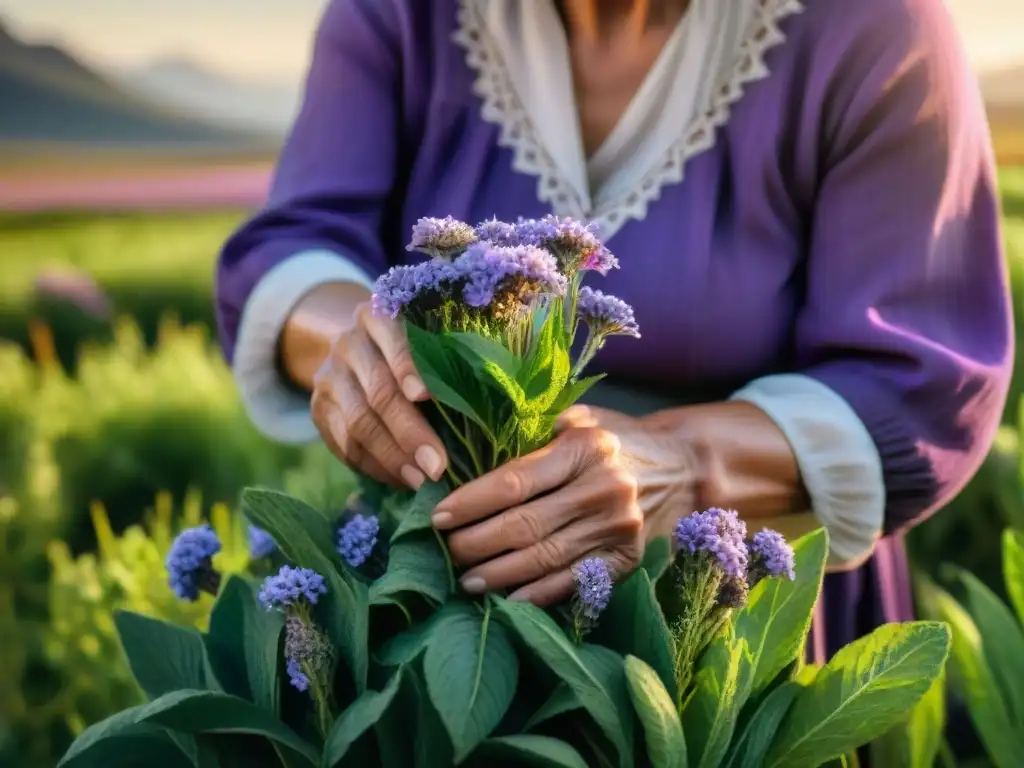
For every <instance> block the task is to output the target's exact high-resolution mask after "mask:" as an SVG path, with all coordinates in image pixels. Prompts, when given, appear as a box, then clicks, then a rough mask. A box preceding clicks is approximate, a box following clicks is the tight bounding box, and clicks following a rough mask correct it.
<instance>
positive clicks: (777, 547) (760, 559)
mask: <svg viewBox="0 0 1024 768" xmlns="http://www.w3.org/2000/svg"><path fill="white" fill-rule="evenodd" d="M748 549H749V551H750V573H749V575H748V580H749V581H750V584H751V585H754V584H756V583H757V582H759V581H761V579H764V578H778V577H782V578H786V579H789V580H790V581H792V580H793V579H795V578H796V571H795V570H794V569H795V567H796V558H795V556H794V554H793V548H792V547H791V546H789V544H788V543H786V539H785V537H784V536H783V535H782V534H781V533H779V532H778V531H773V530H771V529H770V528H765V529H764V530H760V531H758V532H757V533H755V534H754V538H753V539H752V540H751V542H750V545H749V546H748Z"/></svg>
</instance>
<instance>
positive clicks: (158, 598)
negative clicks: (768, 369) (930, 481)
mask: <svg viewBox="0 0 1024 768" xmlns="http://www.w3.org/2000/svg"><path fill="white" fill-rule="evenodd" d="M1001 182H1002V186H1003V191H1004V211H1005V234H1006V241H1007V257H1008V261H1009V268H1010V271H1011V275H1012V276H1013V284H1014V291H1015V297H1016V302H1015V307H1016V311H1017V326H1018V334H1021V332H1022V331H1024V169H1007V170H1005V171H1004V172H1003V174H1002V178H1001ZM241 216H242V214H241V213H240V212H237V211H221V212H214V213H202V214H189V213H167V214H119V215H113V214H112V215H102V214H60V213H39V214H25V215H10V214H0V253H2V254H3V262H4V272H3V277H2V278H0V456H2V457H3V461H2V462H0V765H17V766H37V765H38V766H44V767H45V766H48V765H52V764H54V763H55V762H56V760H57V758H59V756H60V755H61V754H62V753H63V752H64V750H65V749H66V748H67V746H68V744H69V743H70V741H71V739H72V738H73V737H74V736H75V735H76V734H78V733H80V732H81V731H82V730H83V729H84V728H85V727H86V726H88V725H89V724H91V723H94V722H97V721H98V720H100V719H102V718H104V717H106V716H108V715H110V714H111V713H113V712H115V711H117V710H119V709H122V708H124V707H126V706H129V705H131V704H134V703H137V702H139V701H141V700H142V692H141V691H140V690H139V688H138V685H137V684H136V683H135V682H134V681H133V678H132V675H131V674H130V672H129V668H128V665H127V662H126V660H125V658H124V655H123V652H122V649H121V646H120V644H119V642H118V640H117V634H116V631H115V620H114V611H115V610H117V609H128V610H131V611H134V612H137V613H140V614H145V615H151V616H158V617H161V618H164V619H166V620H168V621H172V622H174V623H177V624H181V625H190V626H195V627H197V628H199V629H203V630H205V629H208V628H209V626H208V622H209V618H208V617H209V616H210V610H211V607H212V598H210V597H209V596H203V597H201V598H200V600H199V602H197V603H195V604H189V603H181V602H180V601H178V600H176V599H175V597H174V594H173V592H172V591H171V588H170V586H169V585H168V583H167V576H166V572H165V570H164V559H165V557H166V554H167V551H168V548H169V547H170V544H171V541H172V539H173V537H174V534H175V533H176V532H177V531H178V530H180V529H182V528H185V527H189V526H192V525H195V524H198V523H199V522H200V521H202V520H208V521H210V522H211V524H212V525H213V527H214V529H215V530H216V531H217V533H218V538H219V541H220V542H221V546H222V548H221V551H220V552H219V553H218V555H217V560H216V562H217V566H218V570H219V571H221V572H222V573H223V574H224V577H225V578H228V577H230V575H231V574H237V573H243V572H249V573H256V574H260V575H268V573H269V571H266V567H267V566H266V564H265V563H263V562H261V561H259V559H256V560H255V561H250V549H249V544H250V542H249V540H248V531H247V529H246V526H245V525H244V524H243V523H242V520H241V518H240V516H239V514H238V512H237V511H236V510H237V507H238V504H239V496H238V495H239V491H240V490H241V488H243V487H245V486H249V485H253V484H259V485H261V486H264V487H268V488H271V489H279V490H282V491H287V492H288V494H290V495H291V496H293V497H295V498H298V499H301V500H303V501H304V502H306V503H308V504H310V505H313V506H316V507H323V508H326V507H331V506H334V507H339V508H340V507H341V506H343V505H344V504H345V500H346V499H347V498H348V496H349V494H350V493H351V491H352V490H353V489H354V479H353V478H352V477H351V476H350V475H349V474H348V473H346V472H345V471H344V470H342V469H340V468H339V467H337V465H336V464H335V463H334V462H332V461H331V460H330V459H329V457H328V456H326V454H325V452H324V451H322V450H321V449H318V448H316V447H313V448H310V449H307V450H303V451H298V450H294V449H290V448H282V447H279V446H275V445H272V444H270V443H269V442H267V441H265V440H263V439H262V438H260V437H259V436H258V435H257V434H256V433H255V432H254V431H253V429H252V427H251V426H250V425H249V424H248V422H247V420H246V418H245V416H244V413H243V412H242V410H241V407H240V404H239V402H238V399H237V396H236V394H235V392H234V388H233V386H232V382H231V379H230V375H229V372H228V371H227V369H226V366H225V365H224V363H223V362H222V360H221V359H220V357H219V353H218V352H217V351H216V349H214V348H213V347H212V344H211V328H212V276H213V274H212V272H213V255H214V254H215V252H216V250H217V247H218V245H219V243H220V242H221V241H222V240H223V238H224V237H225V236H226V235H227V234H228V233H229V232H230V231H231V229H232V228H233V227H234V226H235V224H236V223H237V222H238V221H239V219H240V217H241ZM69 270H80V271H81V273H83V274H86V275H89V276H90V277H92V278H93V279H95V281H96V283H97V284H98V286H99V287H100V288H101V289H102V292H103V295H104V296H105V298H106V302H107V303H106V305H104V306H100V305H96V304H94V303H92V300H91V299H90V296H92V293H90V289H89V288H88V286H87V285H86V284H85V283H84V282H82V281H81V280H80V279H79V278H78V277H77V276H76V277H74V279H70V278H69V275H71V274H72V273H70V272H69ZM41 275H42V277H41ZM54 285H57V286H59V287H58V288H56V289H55V288H54V287H53V286H54ZM1018 368H1019V369H1020V370H1024V369H1021V368H1020V366H1018ZM1022 379H1024V376H1019V377H1018V379H1017V381H1015V383H1014V392H1013V395H1012V397H1011V402H1010V404H1009V406H1008V408H1007V412H1006V419H1005V427H1004V429H1003V431H1002V432H1001V434H1000V436H999V438H998V440H997V444H996V446H995V448H994V449H993V452H992V455H991V456H990V458H989V460H988V462H987V463H986V466H985V467H984V468H983V470H982V472H981V473H980V475H979V477H978V479H977V480H976V481H975V482H973V483H972V484H971V485H970V486H969V487H968V488H967V489H965V491H964V492H963V494H962V495H961V498H960V499H958V500H957V502H955V503H954V504H953V505H952V506H951V507H950V508H948V509H946V510H944V511H942V512H940V513H939V514H937V515H936V516H935V517H934V518H933V519H932V520H930V521H929V522H928V523H926V524H925V525H923V526H922V527H921V528H920V529H918V530H917V531H915V532H914V533H913V534H912V536H911V539H910V545H911V549H912V552H913V555H914V558H915V564H916V566H917V568H918V569H919V571H920V573H921V574H922V575H927V576H928V577H929V581H928V583H929V584H931V583H932V582H933V581H934V582H936V583H942V584H944V585H945V586H947V587H948V588H950V589H951V590H953V591H954V592H955V585H952V584H950V581H949V578H948V575H949V573H948V570H947V569H946V568H945V567H944V566H945V565H946V564H953V565H955V566H959V567H960V568H961V569H963V570H964V571H966V572H968V573H972V574H974V576H975V577H977V579H978V580H980V582H979V583H982V584H986V585H988V587H989V588H991V590H993V592H992V594H993V600H995V601H997V602H998V601H999V600H1006V601H1008V602H1009V604H1010V605H1013V604H1014V599H1015V596H1016V599H1020V598H1019V594H1020V593H1019V592H1018V591H1017V590H1018V589H1019V590H1024V586H1021V587H1019V588H1018V587H1017V586H1014V584H1015V583H1014V582H1013V581H1012V580H1009V579H1008V578H1006V577H1005V575H1004V568H1003V566H1002V565H1001V564H1002V563H1003V557H1004V554H1005V553H1004V551H1003V549H1004V547H1007V548H1006V550H1005V551H1006V552H1009V553H1010V555H1007V558H1008V559H1007V562H1008V563H1011V562H1012V561H1011V560H1010V559H1009V558H1010V556H1012V554H1013V553H1014V552H1016V550H1014V549H1012V548H1008V545H1003V544H1002V543H1001V540H1000V537H999V536H998V535H997V532H999V531H1002V530H1003V529H1004V528H1017V529H1018V530H1024V463H1022V461H1024V460H1022V453H1021V448H1022V446H1021V441H1022V440H1024V412H1022V411H1021V410H1019V409H1020V407H1021V402H1022V398H1021V395H1022V393H1024V380H1022ZM1005 570H1006V572H1007V573H1009V572H1010V571H1011V570H1012V569H1011V566H1010V565H1008V566H1006V569H1005ZM930 594H932V595H934V593H930ZM943 594H944V593H943ZM974 594H975V595H976V594H978V593H974ZM950 599H951V598H950ZM944 600H945V598H944V597H943V596H940V597H939V598H935V599H932V600H930V601H925V602H926V603H927V604H928V605H929V606H933V607H934V608H933V609H934V611H935V614H936V615H939V614H941V615H942V617H944V618H946V619H947V620H948V619H949V617H950V616H953V617H955V618H957V619H958V620H959V621H960V624H959V626H960V632H961V634H960V635H955V636H954V655H956V653H957V646H956V637H963V636H966V635H965V634H964V633H967V634H969V632H970V626H973V625H970V626H969V624H970V619H969V618H968V619H966V621H967V623H966V624H965V623H964V621H963V619H964V617H965V616H967V612H965V611H961V612H960V613H959V614H958V613H956V610H957V608H956V607H955V606H954V607H952V608H951V607H950V603H949V602H948V601H945V602H944ZM965 605H966V607H967V609H969V611H968V612H969V613H970V614H971V615H974V616H975V619H976V620H977V621H978V627H979V628H982V629H986V628H991V627H992V626H993V625H992V624H990V623H988V624H987V623H985V622H986V619H985V617H984V616H983V617H982V618H978V614H977V612H976V610H975V609H976V607H977V600H976V601H975V603H970V601H968V603H966V604H965ZM956 626H957V625H956V624H955V626H954V629H956ZM964 627H966V629H964ZM1018 630H1019V627H1018ZM1006 631H1007V630H1005V626H1004V632H1003V633H1004V635H1005V632H1006ZM985 634H986V636H990V635H989V633H988V632H986V633H985ZM995 634H997V635H998V634H999V633H995ZM965 653H966V651H964V650H963V648H962V647H961V658H962V659H964V661H963V662H962V663H961V664H960V665H959V666H957V665H953V666H952V667H951V669H952V672H951V676H952V677H953V678H954V679H952V680H951V681H950V683H951V689H952V690H953V691H954V692H956V691H961V690H963V689H964V686H963V679H964V673H963V670H964V669H966V668H967V667H969V665H970V664H969V662H970V659H969V658H967V657H966V656H965V655H964V654H965ZM988 653H989V649H988V648H986V655H988ZM992 654H994V656H993V658H996V659H998V658H999V649H994V650H992ZM989 663H990V664H991V663H992V662H991V660H990V661H989ZM972 679H973V678H972ZM982 689H983V686H982V687H981V688H979V687H978V686H974V687H971V686H969V685H968V686H967V690H968V691H969V692H970V693H971V695H972V696H974V698H975V699H977V698H978V696H979V695H980V694H978V691H979V690H982ZM1004 695H1005V696H1008V697H1010V698H1011V699H1012V697H1013V695H1014V694H1013V692H1004ZM968 698H970V697H968ZM1021 716H1022V715H1021V714H1020V713H1016V712H1014V711H1013V710H1012V707H1011V709H1010V715H1009V717H1010V720H1008V721H1007V723H1008V726H1010V727H1011V731H1012V726H1013V723H1015V722H1017V720H1014V719H1013V718H1016V717H1021ZM967 742H968V746H967V747H966V748H968V749H969V748H971V747H972V744H971V743H970V742H971V740H970V739H968V740H967ZM973 748H974V749H975V750H976V751H986V752H988V754H989V758H988V759H989V760H990V762H991V764H995V765H997V766H1001V765H1003V764H1005V763H1001V762H999V759H998V758H997V757H996V756H995V755H994V752H993V750H994V749H995V750H998V748H999V745H996V746H995V747H994V748H993V747H992V746H991V745H990V744H989V743H987V742H986V743H985V744H983V745H982V746H981V747H979V746H978V745H977V744H973ZM996 754H997V753H996ZM1018 754H1019V753H1018ZM541 764H544V763H541ZM907 764H910V763H907Z"/></svg>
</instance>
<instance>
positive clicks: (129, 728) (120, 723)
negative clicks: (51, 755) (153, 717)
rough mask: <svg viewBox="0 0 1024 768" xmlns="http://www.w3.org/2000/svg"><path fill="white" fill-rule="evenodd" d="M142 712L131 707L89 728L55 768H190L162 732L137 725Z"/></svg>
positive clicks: (173, 744)
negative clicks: (151, 767)
mask: <svg viewBox="0 0 1024 768" xmlns="http://www.w3.org/2000/svg"><path fill="white" fill-rule="evenodd" d="M142 709H143V707H142V706H139V707H131V708H130V709H125V710H122V711H121V712H118V713H117V714H115V715H111V716H110V717H108V718H107V719H106V720H101V721H100V722H98V723H95V724H93V725H90V726H89V727H88V728H86V729H85V730H84V731H82V732H81V733H80V734H78V738H76V739H75V740H74V742H72V744H71V746H70V747H69V748H68V751H67V752H66V753H65V754H64V756H63V757H62V758H61V760H60V762H59V763H58V768H92V767H93V766H106V767H107V768H137V766H138V765H139V764H140V763H141V764H143V765H152V766H167V768H192V761H191V760H190V759H189V758H187V757H186V756H185V753H184V752H182V751H181V750H180V749H179V747H178V746H177V745H175V743H174V741H172V740H171V739H170V737H168V735H167V732H166V731H165V730H164V729H163V728H160V727H158V726H156V725H149V724H148V723H140V722H139V720H138V713H139V711H140V710H142Z"/></svg>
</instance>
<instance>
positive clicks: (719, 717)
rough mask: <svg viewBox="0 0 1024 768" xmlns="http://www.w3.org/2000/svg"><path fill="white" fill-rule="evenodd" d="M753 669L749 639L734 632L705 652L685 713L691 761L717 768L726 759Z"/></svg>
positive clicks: (710, 646)
mask: <svg viewBox="0 0 1024 768" xmlns="http://www.w3.org/2000/svg"><path fill="white" fill-rule="evenodd" d="M753 671H754V667H753V659H752V657H751V655H750V650H749V648H748V647H747V643H746V640H744V639H743V638H738V637H735V636H732V635H731V634H726V635H720V636H719V637H718V638H716V639H715V640H713V641H712V643H711V645H709V646H708V648H707V650H705V651H704V653H703V654H702V655H701V658H700V661H699V662H698V664H697V668H696V673H695V674H694V677H693V691H692V693H690V694H689V699H688V700H687V702H686V706H685V707H684V709H683V717H682V720H683V731H684V732H685V733H686V739H687V748H688V750H689V758H690V764H691V765H695V766H697V768H716V767H717V766H718V765H719V764H720V763H721V762H722V760H723V759H725V756H726V753H727V752H728V750H729V743H730V742H731V741H732V737H733V734H734V732H735V730H736V722H737V720H738V719H739V715H740V709H741V708H742V706H743V701H745V700H746V694H747V691H749V690H750V681H751V679H752V676H753Z"/></svg>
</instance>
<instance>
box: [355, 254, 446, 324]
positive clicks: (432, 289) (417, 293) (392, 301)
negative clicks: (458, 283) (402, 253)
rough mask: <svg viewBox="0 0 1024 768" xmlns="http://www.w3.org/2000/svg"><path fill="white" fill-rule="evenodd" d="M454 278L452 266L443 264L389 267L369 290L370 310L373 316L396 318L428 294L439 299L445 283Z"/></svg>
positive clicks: (424, 262)
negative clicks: (371, 290)
mask: <svg viewBox="0 0 1024 768" xmlns="http://www.w3.org/2000/svg"><path fill="white" fill-rule="evenodd" d="M455 277H456V275H455V272H454V270H453V269H452V265H451V264H449V263H447V262H444V261H423V262H420V263H418V264H411V265H408V266H400V267H392V268H391V269H389V270H388V271H387V272H385V273H384V274H383V275H381V276H380V277H378V278H377V282H376V284H375V285H374V287H373V297H372V299H371V305H372V307H373V311H374V313H375V314H377V315H381V316H384V317H390V318H392V319H393V318H396V317H398V316H399V315H400V314H402V313H403V312H405V311H406V310H407V309H408V308H409V307H410V305H411V304H412V303H413V302H414V301H416V300H417V299H422V298H425V297H426V296H428V295H434V296H443V294H444V292H445V289H446V286H447V284H448V283H450V282H451V281H452V280H453V279H455Z"/></svg>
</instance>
